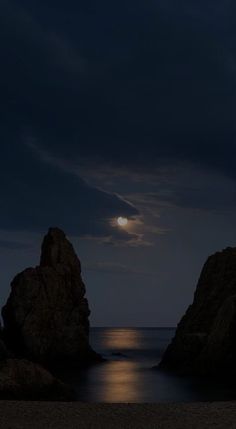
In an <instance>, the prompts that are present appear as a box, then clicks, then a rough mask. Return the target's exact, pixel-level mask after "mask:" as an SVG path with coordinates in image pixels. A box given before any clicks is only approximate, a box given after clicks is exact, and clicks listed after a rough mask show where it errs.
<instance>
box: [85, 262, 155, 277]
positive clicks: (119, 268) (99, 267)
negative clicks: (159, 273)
mask: <svg viewBox="0 0 236 429" xmlns="http://www.w3.org/2000/svg"><path fill="white" fill-rule="evenodd" d="M83 269H84V270H86V271H95V272H102V273H114V274H139V275H143V276H149V275H151V274H150V273H149V272H147V271H145V270H141V269H140V268H138V267H131V266H130V265H124V264H120V263H115V262H107V261H102V262H94V263H90V264H85V265H84V266H83Z"/></svg>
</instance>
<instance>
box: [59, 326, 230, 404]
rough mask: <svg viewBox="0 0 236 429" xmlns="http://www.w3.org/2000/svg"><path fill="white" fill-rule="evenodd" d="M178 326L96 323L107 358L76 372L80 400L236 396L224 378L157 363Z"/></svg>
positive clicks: (72, 377) (96, 339)
mask: <svg viewBox="0 0 236 429" xmlns="http://www.w3.org/2000/svg"><path fill="white" fill-rule="evenodd" d="M174 332H175V330H174V329H160V328H92V329H91V344H92V346H93V348H94V349H95V350H96V351H97V352H99V353H101V354H102V355H103V356H104V357H105V358H106V359H108V361H107V362H105V363H102V364H99V365H95V366H93V367H91V368H89V369H86V370H83V371H81V372H78V373H75V372H74V371H71V372H69V371H68V373H67V374H66V375H65V374H64V380H65V381H67V382H69V383H71V384H72V385H73V386H74V387H75V389H76V391H77V397H78V400H80V401H86V402H179V401H207V400H209V401H215V400H230V399H236V394H235V389H233V388H230V387H229V386H226V385H224V384H223V383H222V382H221V381H217V380H216V381H215V382H214V383H213V382H211V383H206V382H204V381H201V380H199V379H191V378H182V377H177V376H174V375H171V374H166V373H163V372H161V371H158V370H155V369H153V366H154V365H157V364H158V362H159V361H160V359H161V356H162V354H163V352H164V350H165V348H166V347H167V345H168V344H169V342H170V340H171V338H172V337H173V335H174Z"/></svg>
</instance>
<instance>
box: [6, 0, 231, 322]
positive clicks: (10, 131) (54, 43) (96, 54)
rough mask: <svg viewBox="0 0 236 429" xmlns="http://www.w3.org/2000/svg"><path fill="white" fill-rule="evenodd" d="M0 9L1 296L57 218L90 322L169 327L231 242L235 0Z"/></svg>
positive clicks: (50, 1) (19, 4) (9, 4)
mask: <svg viewBox="0 0 236 429" xmlns="http://www.w3.org/2000/svg"><path fill="white" fill-rule="evenodd" d="M0 8H1V13H0V32H1V38H0V54H1V68H0V85H1V88H0V91H1V98H0V109H1V115H0V139H1V157H0V175H1V181H0V189H1V211H0V256H1V260H2V281H1V290H2V300H1V301H2V302H4V300H5V298H6V295H7V293H8V290H9V283H10V279H11V278H12V277H13V275H14V274H15V273H16V272H17V271H18V270H21V269H23V268H25V267H26V266H28V265H29V264H33V265H34V264H36V263H37V259H38V253H39V249H38V247H39V243H40V240H41V238H42V234H44V233H45V232H46V230H47V228H48V227H49V226H53V225H55V226H59V227H61V228H63V229H64V230H65V232H66V233H67V234H68V235H69V236H70V237H71V239H72V240H73V243H74V244H75V246H76V250H77V251H78V253H79V256H80V258H81V260H82V265H83V266H84V276H85V278H86V281H87V289H88V295H89V299H90V302H91V307H92V323H93V324H94V325H109V324H112V325H137V324H138V325H173V324H175V323H176V321H177V320H178V318H179V316H180V315H181V314H182V313H183V311H184V309H185V307H186V305H187V304H188V303H189V302H190V301H191V299H192V294H193V290H194V288H195V284H196V281H197V277H198V275H199V273H200V268H201V265H202V263H203V262H204V260H205V258H206V257H207V255H208V254H209V253H211V252H214V251H216V250H220V249H221V248H222V247H225V246H228V245H235V243H236V231H235V215H236V183H235V181H236V169H235V158H236V144H235V136H236V129H235V112H236V53H235V52H236V50H235V48H236V29H235V18H236V7H235V4H234V2H233V1H229V0H228V1H226V0H225V1H224V2H223V1H219V0H214V1H213V0H205V1H203V0H200V1H199V0H198V1H187V0H185V1H178V2H176V1H174V0H173V1H171V0H156V1H154V0H145V1H144V0H142V1H137V0H136V1H134V0H133V1H132V0H129V1H127V0H126V1H123V0H121V1H119V2H118V1H117V2H111V1H105V0H101V1H99V2H98V1H95V0H92V1H88V0H87V1H86V2H80V1H78V0H77V1H72V0H67V1H58V0H57V1H54V0H47V1H42V0H41V1H34V2H32V1H29V0H21V1H19V0H18V1H10V0H9V1H8V0H2V1H1V5H0ZM118 216H127V217H128V218H129V220H130V221H129V226H128V228H126V229H121V228H118V227H117V225H116V223H115V221H114V219H116V218H117V217H118ZM107 303H109V305H107Z"/></svg>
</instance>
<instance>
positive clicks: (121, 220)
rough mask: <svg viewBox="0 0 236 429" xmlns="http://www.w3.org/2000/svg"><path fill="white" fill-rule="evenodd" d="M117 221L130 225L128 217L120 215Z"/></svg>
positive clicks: (119, 223) (122, 224)
mask: <svg viewBox="0 0 236 429" xmlns="http://www.w3.org/2000/svg"><path fill="white" fill-rule="evenodd" d="M117 223H118V225H119V226H123V227H124V226H126V225H128V219H127V218H126V217H118V219H117Z"/></svg>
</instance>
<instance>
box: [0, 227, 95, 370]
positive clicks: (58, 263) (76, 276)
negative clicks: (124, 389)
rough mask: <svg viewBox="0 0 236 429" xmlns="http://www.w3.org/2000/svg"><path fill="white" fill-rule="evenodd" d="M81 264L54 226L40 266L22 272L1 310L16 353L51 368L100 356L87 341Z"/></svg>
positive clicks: (5, 333)
mask: <svg viewBox="0 0 236 429" xmlns="http://www.w3.org/2000/svg"><path fill="white" fill-rule="evenodd" d="M89 314H90V311H89V306H88V301H87V299H86V298H85V286H84V283H83V281H82V278H81V265H80V261H79V259H78V257H77V256H76V253H75V251H74V249H73V246H72V245H71V243H70V242H69V241H68V239H67V238H66V236H65V234H64V232H63V231H61V230H60V229H58V228H50V229H49V232H48V234H47V235H46V237H45V238H44V241H43V244H42V252H41V260H40V265H39V266H38V267H36V268H28V269H26V270H25V271H23V272H22V273H20V274H18V275H17V276H16V277H15V278H14V280H13V282H12V284H11V294H10V297H9V299H8V301H7V303H6V305H5V307H4V308H3V310H2V317H3V321H4V331H3V338H4V342H5V343H6V345H7V347H8V348H9V349H10V350H11V351H12V352H13V353H15V354H16V355H17V356H20V357H24V358H27V359H30V360H32V361H36V362H40V363H41V364H43V365H46V366H50V365H53V367H55V365H60V364H64V363H65V362H70V363H74V364H76V365H77V364H78V365H80V364H88V363H90V362H92V361H95V360H99V359H100V357H99V355H97V354H96V353H95V352H94V351H93V350H92V348H91V347H90V345H89Z"/></svg>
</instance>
